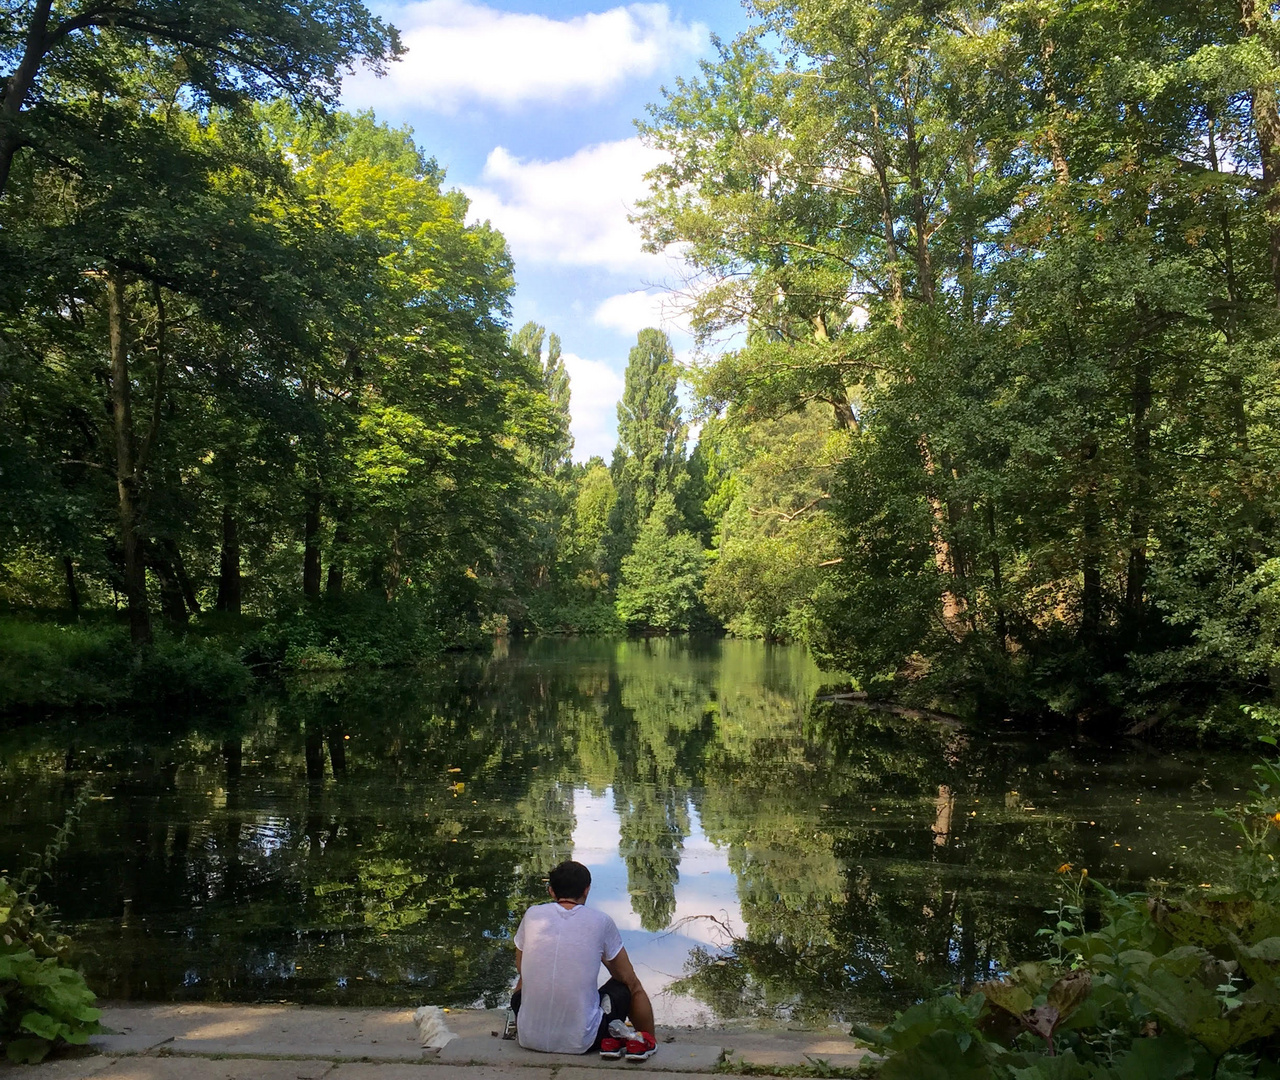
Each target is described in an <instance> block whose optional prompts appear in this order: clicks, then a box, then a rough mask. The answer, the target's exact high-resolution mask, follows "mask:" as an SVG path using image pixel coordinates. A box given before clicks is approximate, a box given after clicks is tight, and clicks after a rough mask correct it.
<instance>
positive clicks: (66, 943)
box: [0, 791, 101, 1064]
mask: <svg viewBox="0 0 1280 1080" xmlns="http://www.w3.org/2000/svg"><path fill="white" fill-rule="evenodd" d="M85 795H86V792H84V791H82V792H81V797H80V799H79V800H78V801H77V803H76V804H75V805H74V806H73V807H72V808H71V810H70V811H68V813H67V817H66V820H65V821H64V822H63V824H62V826H61V827H60V828H59V829H58V831H57V833H56V834H55V836H54V839H53V841H52V842H51V843H50V844H49V846H48V847H47V848H46V849H45V850H44V852H43V853H42V854H41V855H40V856H39V858H37V860H36V861H35V862H33V863H32V864H31V865H30V867H29V868H28V869H27V871H25V872H24V873H23V874H22V875H21V876H20V877H19V878H18V879H17V880H15V881H13V882H10V881H9V880H8V879H7V878H4V877H0V1044H2V1045H3V1046H4V1048H5V1052H6V1054H7V1055H8V1057H9V1060H10V1061H14V1062H23V1063H28V1064H34V1063H35V1062H38V1061H42V1060H43V1059H44V1058H45V1056H46V1055H47V1054H48V1053H49V1051H50V1050H52V1049H53V1048H54V1047H55V1046H56V1045H58V1044H59V1043H71V1044H75V1045H83V1044H85V1043H87V1042H88V1041H89V1036H90V1035H94V1034H96V1033H97V1032H99V1031H100V1030H101V1027H100V1026H99V1024H98V1018H99V1016H100V1015H101V1014H100V1013H99V1011H98V1010H97V1009H96V1008H94V1007H93V1003H94V1001H95V1000H96V999H95V995H94V994H93V992H92V991H91V990H90V989H89V988H88V986H87V985H86V984H85V981H84V976H83V975H81V974H80V972H79V971H77V970H76V969H75V968H74V967H72V965H71V960H72V944H71V939H70V938H68V937H67V936H66V935H65V934H62V933H60V932H59V931H58V930H57V929H56V927H54V925H53V924H52V922H51V921H50V918H49V911H48V909H47V908H46V907H45V906H44V905H42V904H40V903H39V902H38V901H37V899H36V887H37V885H38V883H39V880H40V878H41V877H42V876H44V875H45V874H47V873H48V871H49V869H50V867H51V866H52V864H53V863H54V862H55V861H56V860H57V858H58V856H59V855H60V854H61V853H62V852H63V850H64V849H65V848H66V846H67V841H68V837H69V835H70V833H71V830H72V828H73V827H74V825H75V822H76V819H77V816H78V814H79V812H80V810H81V808H82V807H83V803H84V797H85Z"/></svg>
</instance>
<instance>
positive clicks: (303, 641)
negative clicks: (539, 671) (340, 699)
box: [243, 594, 479, 671]
mask: <svg viewBox="0 0 1280 1080" xmlns="http://www.w3.org/2000/svg"><path fill="white" fill-rule="evenodd" d="M468 616H469V613H466V612H459V611H448V610H442V605H441V604H440V603H439V602H437V601H436V600H435V599H433V598H420V597H408V598H405V599H400V600H396V601H394V602H388V601H387V600H385V599H384V598H382V597H381V596H379V595H376V594H352V595H343V596H337V597H328V596H326V597H323V598H321V599H317V600H312V601H308V602H306V603H304V604H301V605H299V606H298V607H295V608H291V609H288V610H285V611H281V612H279V613H278V614H277V615H276V616H275V617H274V618H272V619H270V620H268V622H267V623H266V625H265V626H263V628H262V629H261V630H260V631H259V632H258V633H257V634H256V635H254V636H253V637H252V638H251V639H250V640H249V641H248V642H247V644H246V646H245V649H244V653H243V657H244V660H245V662H246V663H248V664H250V665H252V666H260V665H268V666H271V667H279V668H283V669H285V670H289V671H306V670H312V671H324V670H333V669H337V668H343V667H392V666H396V665H400V664H412V663H416V662H418V661H420V660H423V659H425V658H428V657H432V656H438V655H439V654H440V653H441V652H443V651H444V650H445V649H449V648H461V647H470V646H475V645H477V644H479V637H478V634H479V631H478V629H477V624H476V622H475V621H474V620H473V619H471V618H470V617H468Z"/></svg>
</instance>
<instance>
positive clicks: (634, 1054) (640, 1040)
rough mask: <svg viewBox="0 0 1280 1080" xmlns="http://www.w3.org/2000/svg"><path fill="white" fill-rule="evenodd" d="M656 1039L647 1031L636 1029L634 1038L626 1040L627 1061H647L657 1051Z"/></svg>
mask: <svg viewBox="0 0 1280 1080" xmlns="http://www.w3.org/2000/svg"><path fill="white" fill-rule="evenodd" d="M657 1049H658V1041H657V1040H656V1039H655V1038H654V1037H653V1036H652V1035H651V1034H650V1033H649V1032H647V1031H637V1032H636V1037H635V1038H634V1039H628V1040H627V1060H628V1061H648V1060H649V1059H650V1058H651V1057H653V1055H654V1054H655V1053H656V1052H657Z"/></svg>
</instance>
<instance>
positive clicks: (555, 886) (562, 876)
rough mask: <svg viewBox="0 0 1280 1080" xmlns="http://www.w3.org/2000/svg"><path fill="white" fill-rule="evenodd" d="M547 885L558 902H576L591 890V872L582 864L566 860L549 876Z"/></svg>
mask: <svg viewBox="0 0 1280 1080" xmlns="http://www.w3.org/2000/svg"><path fill="white" fill-rule="evenodd" d="M547 884H548V885H550V886H551V894H552V895H553V896H554V897H555V898H556V899H557V900H576V899H578V897H579V896H581V895H582V894H583V893H585V892H586V891H587V890H588V889H589V888H591V871H590V870H588V869H587V868H586V867H585V866H583V865H582V863H580V862H574V861H573V860H572V859H566V860H565V861H564V862H562V863H561V864H560V865H559V866H557V867H556V868H555V869H554V870H552V871H551V873H549V874H548V875H547Z"/></svg>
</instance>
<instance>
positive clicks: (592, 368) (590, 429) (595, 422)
mask: <svg viewBox="0 0 1280 1080" xmlns="http://www.w3.org/2000/svg"><path fill="white" fill-rule="evenodd" d="M564 366H565V367H566V368H567V369H568V371H569V411H570V416H569V429H570V430H571V431H572V432H573V456H574V457H575V458H576V459H577V460H578V461H586V460H587V459H588V458H589V457H592V456H594V455H596V454H599V455H600V456H601V457H602V458H604V459H605V461H606V462H607V461H608V460H609V459H610V457H611V456H612V455H613V444H614V443H615V442H616V441H617V421H618V399H619V398H621V397H622V385H623V384H622V376H621V375H620V374H619V373H618V372H616V371H614V369H613V368H611V367H610V366H609V365H608V364H606V363H604V362H603V361H601V360H584V359H583V358H582V357H580V356H575V355H574V354H573V353H565V354H564Z"/></svg>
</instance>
